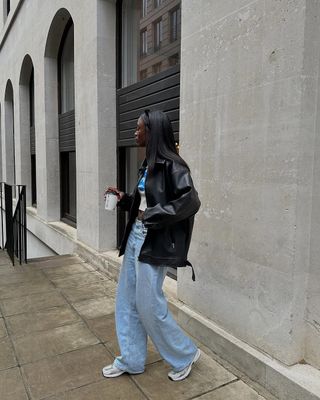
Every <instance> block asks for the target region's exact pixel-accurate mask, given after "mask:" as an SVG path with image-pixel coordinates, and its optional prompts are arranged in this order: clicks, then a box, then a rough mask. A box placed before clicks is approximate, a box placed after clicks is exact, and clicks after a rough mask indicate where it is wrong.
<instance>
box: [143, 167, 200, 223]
mask: <svg viewBox="0 0 320 400" xmlns="http://www.w3.org/2000/svg"><path fill="white" fill-rule="evenodd" d="M171 186H172V192H173V198H174V199H173V200H171V201H170V202H168V203H167V204H164V205H161V204H160V203H158V204H156V205H155V206H154V207H148V208H147V209H146V210H145V212H144V217H143V223H144V225H145V226H146V228H151V229H161V228H163V227H165V226H168V225H173V224H175V223H176V222H179V221H182V220H184V219H186V218H189V217H191V216H192V215H194V214H196V212H197V211H198V210H199V208H200V205H201V203H200V200H199V197H198V193H197V191H196V189H195V188H194V186H193V182H192V178H191V176H190V173H189V171H187V170H184V169H179V170H178V171H175V172H174V173H173V174H172V175H171Z"/></svg>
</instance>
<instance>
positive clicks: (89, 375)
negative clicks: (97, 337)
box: [1, 344, 129, 400]
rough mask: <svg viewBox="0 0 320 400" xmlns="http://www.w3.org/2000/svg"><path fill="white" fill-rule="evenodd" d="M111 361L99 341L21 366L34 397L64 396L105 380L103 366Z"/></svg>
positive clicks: (34, 399)
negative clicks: (63, 394) (68, 392)
mask: <svg viewBox="0 0 320 400" xmlns="http://www.w3.org/2000/svg"><path fill="white" fill-rule="evenodd" d="M110 362H112V358H111V356H110V354H109V353H108V352H107V350H106V349H105V348H104V346H103V345H102V344H98V345H95V346H90V347H87V348H84V349H80V350H75V351H71V352H69V353H65V354H62V355H58V356H56V357H51V358H46V359H43V360H40V361H37V362H35V363H31V364H25V365H23V366H22V367H21V370H22V375H23V376H24V379H25V382H26V385H27V387H28V389H29V391H30V393H31V398H32V399H33V400H40V399H43V398H46V397H49V396H53V395H55V396H56V397H57V398H58V399H60V398H61V394H62V393H64V392H66V391H68V390H71V389H76V388H78V387H80V386H86V385H88V384H90V383H95V382H102V381H104V380H105V378H103V376H102V374H101V369H102V368H103V367H104V366H105V365H107V364H110ZM113 384H115V382H113ZM116 386H117V385H116ZM1 400H2V399H1ZM88 400H89V398H88ZM90 400H91V399H90ZM128 400H129V399H128Z"/></svg>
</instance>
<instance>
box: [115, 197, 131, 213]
mask: <svg viewBox="0 0 320 400" xmlns="http://www.w3.org/2000/svg"><path fill="white" fill-rule="evenodd" d="M132 203H133V193H132V194H128V193H125V194H124V196H123V197H122V199H121V200H119V201H118V204H117V206H118V207H119V208H120V209H121V210H122V211H130V209H131V206H132Z"/></svg>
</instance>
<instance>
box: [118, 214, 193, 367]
mask: <svg viewBox="0 0 320 400" xmlns="http://www.w3.org/2000/svg"><path fill="white" fill-rule="evenodd" d="M146 234H147V229H146V228H145V227H144V225H143V223H142V222H141V221H138V220H137V221H136V222H135V224H134V225H133V227H132V230H131V233H130V236H129V239H128V242H127V246H126V251H125V255H124V259H123V263H122V267H121V272H120V277H119V284H118V290H117V297H116V330H117V337H118V343H119V347H120V352H121V355H120V356H119V357H117V358H116V359H115V361H114V365H115V366H116V367H117V368H119V369H121V370H123V371H126V372H129V373H133V374H134V373H141V372H143V371H144V368H145V361H146V357H147V337H148V336H149V337H150V338H151V340H152V342H153V344H154V346H155V347H156V349H157V350H158V352H159V353H160V355H161V357H162V358H163V359H164V360H165V361H166V362H167V363H168V364H169V365H170V366H171V367H172V369H173V370H174V371H181V370H182V369H183V368H185V367H186V366H187V365H189V364H190V363H191V361H192V360H193V358H194V356H195V354H196V352H197V347H196V346H195V344H194V343H193V342H192V340H191V339H190V338H189V337H188V336H186V335H185V334H184V332H183V331H182V329H181V328H180V327H179V326H178V324H177V323H176V321H175V320H174V319H173V317H172V315H171V313H170V312H169V310H168V304H167V300H166V298H165V296H164V294H163V291H162V285H163V281H164V278H165V276H166V272H167V267H159V266H155V265H150V264H146V263H143V262H140V261H138V255H139V253H140V249H141V246H142V244H143V242H144V239H145V237H146Z"/></svg>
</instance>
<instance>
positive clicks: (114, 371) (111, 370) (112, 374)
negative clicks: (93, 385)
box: [102, 364, 126, 378]
mask: <svg viewBox="0 0 320 400" xmlns="http://www.w3.org/2000/svg"><path fill="white" fill-rule="evenodd" d="M125 372H126V371H123V370H122V369H119V368H117V367H116V366H114V365H113V364H110V365H107V366H106V367H104V368H102V375H103V376H104V377H105V378H116V377H117V376H120V375H122V374H124V373H125Z"/></svg>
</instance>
